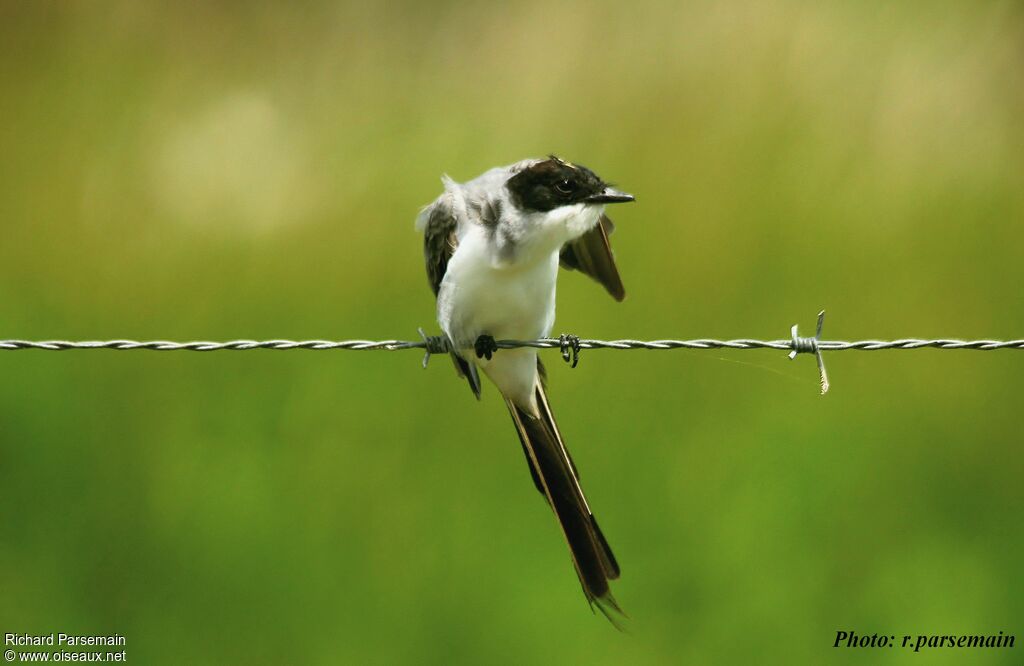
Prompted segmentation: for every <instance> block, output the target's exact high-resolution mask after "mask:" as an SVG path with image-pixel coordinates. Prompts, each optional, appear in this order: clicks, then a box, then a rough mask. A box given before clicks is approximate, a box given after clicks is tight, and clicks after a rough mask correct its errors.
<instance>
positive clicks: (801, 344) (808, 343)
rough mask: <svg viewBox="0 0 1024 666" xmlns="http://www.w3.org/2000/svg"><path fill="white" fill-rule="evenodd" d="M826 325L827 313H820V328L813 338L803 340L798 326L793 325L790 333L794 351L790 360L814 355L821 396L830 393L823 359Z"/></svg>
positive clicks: (790, 354)
mask: <svg viewBox="0 0 1024 666" xmlns="http://www.w3.org/2000/svg"><path fill="white" fill-rule="evenodd" d="M824 325H825V311H824V310H822V311H821V312H819V313H818V328H817V330H816V331H815V333H814V337H813V338H802V337H800V334H799V332H798V325H797V324H793V328H792V330H791V331H790V333H791V334H792V338H791V343H792V347H793V350H792V351H791V352H789V360H791V361H792V360H793V359H794V358H796V356H797V354H814V358H815V359H816V360H817V361H818V377H819V378H820V379H821V394H822V395H825V394H826V393H828V386H829V384H828V372H826V371H825V359H823V358H822V357H821V346H820V342H821V329H822V327H823V326H824Z"/></svg>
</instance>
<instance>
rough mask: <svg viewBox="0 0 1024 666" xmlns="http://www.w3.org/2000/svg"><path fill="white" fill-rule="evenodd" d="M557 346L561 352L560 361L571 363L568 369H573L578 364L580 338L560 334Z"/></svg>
mask: <svg viewBox="0 0 1024 666" xmlns="http://www.w3.org/2000/svg"><path fill="white" fill-rule="evenodd" d="M558 346H559V349H560V350H561V352H562V360H563V361H565V362H566V363H571V365H570V366H569V367H571V368H575V367H576V365H577V364H578V363H579V362H580V338H579V336H578V335H573V334H571V333H562V334H561V335H560V336H558Z"/></svg>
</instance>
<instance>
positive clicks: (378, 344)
mask: <svg viewBox="0 0 1024 666" xmlns="http://www.w3.org/2000/svg"><path fill="white" fill-rule="evenodd" d="M806 340H808V338H798V339H797V342H794V340H792V339H789V340H753V339H748V338H740V339H737V340H716V339H713V338H698V339H694V340H631V339H623V340H592V339H587V338H580V339H579V347H580V348H581V349H649V350H664V349H780V350H789V351H797V352H800V353H805V352H812V351H813V350H812V349H810V348H808V347H807V346H806V344H805V341H806ZM495 344H496V345H497V346H498V348H500V349H514V348H518V347H533V348H536V349H561V348H563V347H564V345H565V342H564V340H562V339H561V338H541V339H538V340H498V341H496V343H495ZM816 344H817V349H818V350H821V351H847V350H858V351H880V350H883V349H971V350H977V351H991V350H995V349H1024V339H1022V340H956V339H949V338H900V339H898V340H856V341H845V340H818V341H817V342H816ZM21 349H40V350H46V351H64V350H71V349H114V350H122V351H123V350H134V349H145V350H151V351H200V352H206V351H248V350H250V349H274V350H283V349H313V350H328V349H342V350H352V351H367V350H385V351H399V350H403V349H425V350H427V351H429V352H431V353H444V352H446V351H448V347H447V344H446V343H445V341H444V340H443V339H442V338H440V337H437V336H429V337H428V336H424V339H423V340H229V341H226V342H210V341H194V342H172V341H169V340H150V341H141V342H140V341H137V340H80V341H70V340H0V350H7V351H15V350H21Z"/></svg>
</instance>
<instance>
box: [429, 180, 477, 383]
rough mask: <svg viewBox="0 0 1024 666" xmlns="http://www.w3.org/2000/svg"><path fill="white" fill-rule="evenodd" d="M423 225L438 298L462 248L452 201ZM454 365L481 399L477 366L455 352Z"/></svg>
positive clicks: (442, 202) (432, 211) (434, 208)
mask: <svg viewBox="0 0 1024 666" xmlns="http://www.w3.org/2000/svg"><path fill="white" fill-rule="evenodd" d="M420 216H421V219H423V220H425V222H424V224H423V258H424V260H425V261H426V265H427V280H428V281H429V282H430V288H431V289H432V290H433V292H434V296H437V293H438V292H439V291H440V290H441V282H442V281H443V280H444V275H445V273H446V272H447V271H448V261H449V260H450V259H451V258H452V255H453V254H455V248H456V247H458V245H459V239H458V236H457V235H456V230H457V228H458V220H457V219H456V217H455V211H454V210H453V209H452V201H451V197H450V196H448V195H444V196H442V197H441V198H439V199H438V200H437V201H435V202H434V203H433V204H431V205H430V206H429V207H428V208H427V209H426V210H424V211H423V212H422V213H421V214H420ZM451 356H452V362H453V363H454V364H455V371H456V372H458V373H459V376H460V377H465V378H466V381H467V382H469V388H470V389H472V391H473V395H475V396H476V397H477V399H478V400H479V399H480V375H479V373H478V372H477V369H476V366H475V365H473V364H472V363H469V362H467V361H466V360H465V359H464V358H462V357H461V356H459V355H458V354H456V353H455V352H452V354H451Z"/></svg>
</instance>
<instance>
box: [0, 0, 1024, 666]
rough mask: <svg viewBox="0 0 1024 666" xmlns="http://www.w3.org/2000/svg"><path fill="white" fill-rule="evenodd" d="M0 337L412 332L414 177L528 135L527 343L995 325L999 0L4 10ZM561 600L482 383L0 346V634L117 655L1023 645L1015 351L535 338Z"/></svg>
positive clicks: (336, 364) (197, 658)
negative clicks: (533, 172) (95, 636)
mask: <svg viewBox="0 0 1024 666" xmlns="http://www.w3.org/2000/svg"><path fill="white" fill-rule="evenodd" d="M0 49H2V51H0V56H2V57H0V147H2V158H0V225H2V227H0V228H2V234H0V337H6V338H25V339H45V338H64V339H107V338H116V337H125V338H133V339H154V338H157V339H172V340H186V339H213V340H220V339H233V338H275V337H281V338H293V339H304V338H333V339H342V338H369V339H373V338H396V337H397V338H405V339H408V338H415V337H416V328H417V326H424V327H425V328H427V329H428V330H436V324H435V322H434V313H433V298H432V297H431V294H430V291H429V289H428V287H427V284H426V279H425V277H424V271H423V266H422V259H421V240H420V238H419V237H418V236H417V234H416V233H415V232H414V230H413V219H414V217H415V215H416V213H417V211H418V208H419V207H420V206H421V205H423V204H425V203H427V202H429V201H430V200H432V199H433V198H434V197H435V196H436V195H437V194H438V193H439V191H440V181H439V176H440V175H441V174H442V173H445V172H446V173H448V174H450V175H451V176H452V177H453V178H455V179H456V180H464V179H468V178H471V177H473V176H475V175H477V174H478V173H480V172H482V171H483V170H484V169H486V168H488V167H491V166H494V165H498V164H506V163H509V162H512V161H516V160H518V159H521V158H524V157H528V156H538V155H543V154H546V153H549V152H556V153H558V154H560V155H562V156H564V157H566V158H568V159H571V160H574V161H578V162H580V163H582V164H586V165H588V166H590V167H592V168H593V169H594V170H596V171H597V172H598V173H600V174H602V175H603V176H605V177H606V178H609V179H611V180H613V181H614V182H615V183H617V184H619V185H620V186H621V187H622V188H623V189H626V190H628V191H631V192H634V193H635V194H636V195H637V199H638V201H637V203H636V204H634V205H631V206H628V207H623V208H621V209H616V210H615V211H614V213H615V220H616V222H617V225H618V231H617V233H616V235H615V237H614V243H615V248H616V251H617V256H618V258H619V264H620V268H621V270H622V273H623V276H624V280H625V282H626V286H627V290H628V292H629V297H628V299H627V300H626V301H625V302H624V303H622V304H616V303H614V302H613V301H612V300H611V299H609V298H607V296H606V295H605V294H604V293H603V291H602V290H601V289H600V288H599V287H597V286H596V285H594V284H593V283H590V282H589V281H588V280H586V279H585V278H583V277H581V276H579V275H577V274H566V275H564V276H563V277H562V279H561V281H560V285H559V289H560V293H559V310H558V321H557V323H556V332H557V331H571V332H575V333H577V334H580V335H583V336H589V337H603V338H615V337H636V338H658V337H680V338H688V337H762V338H781V337H786V336H787V335H788V330H789V326H790V325H791V324H793V323H794V322H800V324H801V325H802V328H803V330H805V331H808V332H810V331H811V330H813V324H814V315H815V313H817V311H818V309H820V308H822V307H824V308H827V309H828V311H829V316H828V319H827V321H826V326H825V331H826V336H827V337H829V338H832V339H836V338H839V339H860V338H893V337H905V336H925V337H928V336H952V337H966V338H978V337H992V338H1011V337H1017V338H1019V337H1022V336H1024V296H1022V292H1021V288H1020V287H1021V282H1022V278H1024V262H1022V261H1021V258H1022V249H1024V245H1022V244H1024V226H1022V221H1024V158H1022V155H1024V122H1022V118H1024V115H1022V112H1024V79H1022V76H1021V72H1022V71H1024V70H1022V68H1024V6H1022V5H1021V4H1020V3H1017V2H1009V1H1007V2H984V1H979V0H964V1H957V2H952V1H938V2H906V3H898V4H893V3H882V2H872V1H868V2H861V3H854V2H846V3H840V2H829V1H827V2H821V3H801V2H795V1H792V2H790V1H779V2H734V1H729V2H711V1H706V2H687V3H653V4H633V3H620V2H605V3H596V4H595V3H585V2H571V3H566V4H563V3H554V2H532V3H525V4H519V3H515V4H511V5H507V6H498V5H495V4H492V3H484V2H477V3H413V2H408V3H401V2H399V3H380V4H378V5H373V6H371V5H369V4H358V5H344V4H341V5H339V4H334V3H321V4H314V5H308V4H307V5H304V6H302V7H300V6H285V5H284V4H283V3H281V4H270V3H247V4H243V3H228V2H222V3H204V4H202V5H200V4H194V5H189V6H185V5H184V4H178V3H137V2H129V1H125V2H111V3H101V4H94V3H33V2H3V4H0ZM545 358H547V359H548V366H549V369H550V374H551V385H552V391H551V392H552V397H553V401H554V406H555V408H556V411H557V413H558V415H559V423H560V425H561V428H562V430H563V433H564V434H565V436H566V438H567V441H568V443H569V444H570V446H571V447H572V450H573V452H574V454H575V458H576V461H577V463H578V465H579V466H580V468H581V471H582V475H583V479H584V481H585V485H586V488H587V490H588V494H589V497H590V500H591V503H592V505H593V506H594V507H595V512H596V514H597V515H598V516H599V518H600V520H601V524H602V526H603V527H604V530H605V532H606V534H607V535H608V537H609V540H610V541H611V543H612V545H613V546H614V548H615V551H616V554H617V555H618V557H619V560H620V561H621V563H622V568H623V576H622V580H621V581H620V582H619V583H618V584H617V586H616V588H615V593H616V596H617V597H618V599H619V601H620V602H621V603H622V605H623V606H624V607H625V609H626V610H627V612H628V613H629V614H630V615H631V616H632V622H631V632H632V633H631V634H630V635H621V634H618V633H617V632H615V631H614V630H613V629H612V628H611V627H610V626H609V625H608V624H607V623H606V622H605V621H604V620H603V619H601V618H600V617H594V616H592V615H591V613H590V612H589V611H588V609H587V606H586V603H585V601H584V599H583V597H582V595H581V593H580V590H579V585H578V583H577V581H576V578H575V575H574V573H573V571H572V566H571V564H570V560H569V558H568V555H567V552H566V549H565V546H564V545H563V543H562V542H561V537H560V534H559V531H558V528H557V525H556V523H555V521H554V519H553V518H552V516H551V515H550V511H549V510H548V509H547V508H546V506H545V505H544V503H543V501H542V500H541V498H540V497H539V496H538V495H537V493H536V492H535V490H534V489H533V487H532V484H531V483H530V481H529V476H528V473H527V469H526V466H525V464H524V462H523V459H522V453H521V451H520V450H519V446H518V444H517V441H516V437H515V434H514V431H513V429H512V427H511V424H510V423H509V422H508V421H509V419H508V415H507V414H506V412H505V408H504V406H503V405H502V404H501V402H500V401H499V400H498V399H497V395H496V391H494V390H493V388H492V387H490V386H488V387H485V394H484V400H483V402H482V403H481V404H477V403H476V402H475V401H474V400H473V398H472V396H471V394H470V393H469V391H468V390H467V389H466V387H465V385H464V384H463V383H462V382H461V381H458V380H457V379H456V377H455V376H454V375H453V372H452V370H451V367H450V364H449V363H448V362H447V361H445V360H443V359H435V362H434V363H433V364H432V365H431V367H430V368H429V370H428V371H426V372H424V371H423V370H422V369H421V368H420V365H419V364H420V354H419V353H416V352H407V353H383V352H367V353H355V352H309V351H305V352H304V351H295V352H287V353H284V352H249V353H244V354H242V353H239V354H232V353H218V354H189V353H175V354H157V353H152V352H137V353H117V352H105V351H104V352H67V353H62V354H55V353H44V352H17V353H3V354H2V355H0V506H2V507H3V508H2V515H3V523H2V526H3V529H2V533H0V632H29V633H46V632H50V631H64V632H71V633H73V632H83V633H97V632H98V633H106V632H118V633H121V634H123V635H125V636H126V638H127V645H126V651H127V655H128V658H129V659H130V660H131V661H133V662H135V663H195V664H201V663H237V662H241V661H248V662H253V663H317V664H330V663H459V662H463V663H538V662H540V663H631V664H646V663H681V662H684V663H694V664H704V663H864V662H866V661H868V660H870V661H872V662H874V663H897V662H898V663H903V662H906V661H911V660H914V661H915V663H918V662H920V663H928V664H960V663H992V664H998V663H1005V664H1009V663H1021V657H1020V655H1021V650H1022V649H1024V645H1018V647H1017V648H1016V649H1014V650H1012V651H997V650H993V651H976V652H962V651H957V650H953V651H950V650H948V649H947V650H941V651H940V650H935V651H933V652H932V653H931V654H929V655H927V656H922V655H914V654H913V653H910V652H905V651H902V650H899V649H889V648H886V649H881V650H874V651H867V652H868V653H865V651H863V650H836V649H833V648H832V647H831V646H832V643H833V641H834V640H835V632H836V631H837V630H840V629H850V630H855V631H857V632H860V633H868V634H870V633H874V632H880V633H884V634H886V635H893V634H895V635H897V636H898V637H899V636H902V635H903V634H915V635H916V634H919V633H928V634H931V633H939V634H948V633H978V632H981V633H995V632H997V631H1000V630H1002V631H1004V632H1007V633H1015V634H1017V638H1018V643H1019V642H1020V640H1021V639H1022V636H1021V634H1022V633H1024V625H1022V623H1021V621H1022V619H1024V594H1022V593H1024V585H1022V580H1021V562H1022V561H1024V532H1022V520H1021V516H1022V515H1024V490H1022V477H1024V449H1022V446H1021V444H1022V436H1021V430H1022V421H1021V395H1022V389H1024V372H1022V370H1024V355H1022V354H1021V353H1020V352H1012V351H1006V352H992V353H981V352H940V351H928V350H924V351H914V352H898V353H897V352H877V353H871V354H859V353H855V352H849V353H845V354H832V355H829V356H828V359H827V362H828V366H829V370H830V371H831V375H832V380H833V389H832V392H831V393H830V394H829V395H828V396H827V397H826V398H822V397H820V396H818V395H817V376H816V370H815V368H814V362H813V361H812V360H811V359H810V358H807V357H801V358H799V359H797V360H796V361H794V362H790V361H788V360H787V359H786V358H785V354H784V353H783V352H772V351H759V352H750V351H748V352H725V351H721V352H719V351H702V352H686V351H678V352H672V353H668V352H658V353H653V352H629V353H626V352H610V351H609V352H598V351H593V352H584V354H583V359H582V363H581V365H580V367H579V368H577V369H576V370H572V371H571V370H569V369H568V368H567V366H565V365H564V364H563V363H561V361H560V360H559V359H558V355H557V352H546V353H545Z"/></svg>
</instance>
